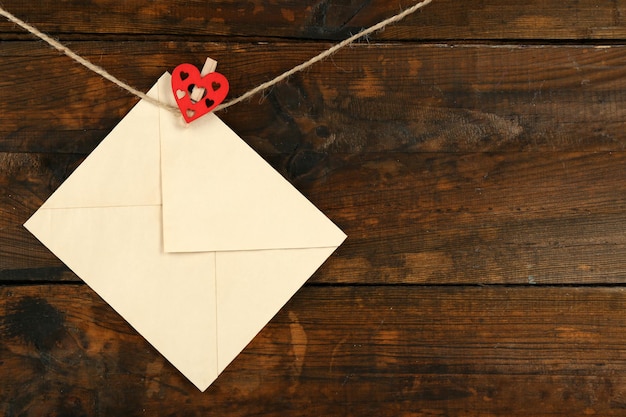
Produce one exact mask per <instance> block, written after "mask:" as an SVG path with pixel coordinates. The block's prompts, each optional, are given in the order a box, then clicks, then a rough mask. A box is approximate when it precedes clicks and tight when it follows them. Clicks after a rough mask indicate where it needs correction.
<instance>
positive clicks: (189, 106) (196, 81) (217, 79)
mask: <svg viewBox="0 0 626 417" xmlns="http://www.w3.org/2000/svg"><path fill="white" fill-rule="evenodd" d="M228 87H229V86H228V80H227V79H226V77H224V76H223V75H222V74H220V73H219V72H210V73H208V74H207V75H205V76H204V77H202V76H201V75H200V71H198V69H197V68H196V67H195V66H193V65H191V64H180V65H179V66H177V67H176V68H174V71H173V72H172V92H173V93H174V99H175V100H176V104H177V105H178V108H179V109H180V112H181V113H182V115H183V118H184V119H185V121H186V122H187V123H189V122H192V121H193V120H195V119H197V118H198V117H200V116H202V115H204V114H207V113H209V112H211V111H212V110H213V109H214V108H215V107H217V106H218V105H219V104H220V103H221V102H222V101H224V99H225V98H226V95H227V94H228ZM179 92H182V93H183V94H180V93H179Z"/></svg>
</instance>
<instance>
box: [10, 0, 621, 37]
mask: <svg viewBox="0 0 626 417" xmlns="http://www.w3.org/2000/svg"><path fill="white" fill-rule="evenodd" d="M413 4H415V2H414V1H409V0H401V1H393V0H376V1H366V0H361V1H342V0H324V1H315V2H301V3H294V2H292V1H285V0H280V1H272V2H267V1H261V0H251V1H247V2H245V3H242V2H239V1H235V0H215V1H211V2H204V1H191V2H190V1H183V0H174V1H166V0H157V1H151V2H145V1H126V2H109V1H101V0H84V1H80V2H76V1H74V2H62V3H59V2H55V1H51V0H42V1H38V2H24V1H21V0H4V1H3V5H4V7H5V8H6V9H7V10H9V11H11V12H12V13H14V14H15V15H17V16H19V17H21V18H22V19H24V20H26V21H28V22H29V23H32V24H35V25H37V26H38V27H39V28H40V29H42V30H44V31H46V32H50V33H53V34H59V35H60V36H68V35H69V36H71V35H73V34H79V35H80V36H83V37H91V38H97V37H102V36H103V35H109V34H115V35H118V36H124V37H128V36H136V35H156V36H163V37H165V36H167V37H169V38H172V37H176V36H180V37H190V36H202V37H217V36H219V37H221V36H230V37H233V36H237V37H238V36H245V37H255V38H261V39H262V38H296V39H334V40H336V39H343V38H346V37H348V36H349V35H350V34H354V33H356V32H358V31H359V30H361V29H362V28H364V27H369V26H371V25H373V24H375V23H378V22H379V21H381V20H383V19H385V18H387V17H390V16H392V15H394V14H396V13H399V12H400V11H401V10H403V9H406V8H408V7H409V6H411V5H413ZM625 12H626V5H624V4H623V3H622V2H621V1H616V0H613V1H607V2H604V3H598V1H596V0H561V1H556V0H548V1H545V0H529V1H526V2H519V1H513V0H472V1H471V2H465V3H463V7H460V5H459V3H458V1H455V0H436V1H434V2H433V3H431V4H430V5H428V6H427V7H425V8H424V9H422V10H421V11H419V12H418V13H416V14H415V15H413V16H409V17H407V18H406V19H405V20H403V21H402V22H399V23H397V24H395V25H393V26H390V27H388V28H386V29H385V30H384V31H382V32H380V33H378V34H376V35H374V36H373V38H374V39H391V40H396V39H397V40H414V41H415V40H417V41H419V40H424V39H426V40H432V39H435V40H442V39H446V40H448V39H462V40H465V39H520V40H521V39H524V40H530V39H537V40H541V41H543V40H551V39H559V40H561V39H573V40H579V39H615V40H621V39H624V37H625V36H626V23H625V21H624V14H625ZM261 22H262V23H261ZM260 23H261V24H260ZM0 33H4V35H0V36H4V37H7V36H11V35H15V34H18V35H22V31H21V30H20V29H18V28H16V27H15V26H14V25H12V24H10V23H6V22H0Z"/></svg>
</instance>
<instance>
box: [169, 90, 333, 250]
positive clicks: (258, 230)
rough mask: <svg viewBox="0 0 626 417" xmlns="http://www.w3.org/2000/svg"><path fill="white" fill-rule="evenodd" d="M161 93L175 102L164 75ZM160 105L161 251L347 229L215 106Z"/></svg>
mask: <svg viewBox="0 0 626 417" xmlns="http://www.w3.org/2000/svg"><path fill="white" fill-rule="evenodd" d="M159 99H160V100H162V101H166V100H169V101H170V102H173V97H172V93H171V88H170V86H169V81H168V80H166V79H164V78H162V79H161V80H159ZM179 119H180V118H179V117H177V116H175V115H173V114H171V113H170V112H167V111H164V110H161V111H160V133H161V183H162V189H161V191H162V199H163V234H164V235H163V237H164V246H165V250H166V251H167V252H197V251H228V250H260V249H286V248H287V249H289V248H309V247H331V246H338V245H339V244H340V243H341V242H342V241H343V240H344V239H345V234H344V233H343V232H342V231H341V230H340V229H339V228H338V227H337V226H335V225H334V224H333V223H332V222H331V221H330V220H329V219H328V218H327V217H326V216H325V215H324V214H323V213H322V212H320V211H319V210H318V209H317V208H316V207H315V206H314V205H313V204H312V203H311V202H309V201H308V200H307V199H306V198H305V197H304V196H303V195H302V194H300V193H299V192H298V191H297V190H296V189H295V188H294V187H293V186H292V185H291V184H290V183H289V182H288V181H287V180H285V178H283V177H282V176H281V175H280V174H279V173H278V172H276V171H275V170H274V169H273V168H272V167H271V166H270V165H269V164H268V163H267V162H265V160H263V158H261V157H260V156H259V155H258V154H257V153H256V152H255V151H254V150H253V149H252V148H250V147H249V146H248V145H247V144H246V143H245V142H244V141H243V140H242V139H241V138H240V137H239V136H237V134H235V133H234V132H233V131H232V130H231V129H230V128H229V127H228V126H226V124H224V123H223V122H222V121H221V120H220V119H219V118H218V117H217V116H215V115H214V114H212V113H211V114H208V115H206V116H203V117H202V118H200V119H198V120H196V121H194V122H193V123H192V124H190V125H189V126H187V127H185V126H184V125H182V124H181V122H180V120H179Z"/></svg>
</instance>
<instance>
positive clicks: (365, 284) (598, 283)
mask: <svg viewBox="0 0 626 417" xmlns="http://www.w3.org/2000/svg"><path fill="white" fill-rule="evenodd" d="M410 4H413V2H411V1H409V0H401V1H391V0H375V1H343V0H322V1H315V2H300V3H297V4H296V3H295V2H292V1H284V0H277V1H271V2H268V1H261V0H250V1H247V2H240V1H233V0H212V1H211V2H206V1H200V0H197V1H196V0H191V1H189V0H186V1H181V0H171V1H170V0H168V1H165V0H154V1H145V0H133V1H123V2H119V1H116V2H115V1H107V0H81V1H61V2H59V1H50V0H42V1H37V2H25V1H20V0H3V1H2V6H3V7H5V8H6V9H8V10H10V11H11V12H14V13H15V14H16V15H18V16H20V17H22V18H24V19H25V20H27V21H28V22H31V23H33V24H35V25H37V26H38V27H40V28H41V29H43V30H44V31H46V32H49V33H51V34H52V35H53V36H55V37H57V38H59V39H61V40H62V41H63V42H65V43H67V44H68V45H69V46H70V47H71V48H72V49H74V50H76V51H77V52H79V53H80V54H82V55H84V56H86V57H87V58H89V59H91V60H92V61H93V62H95V63H97V64H99V65H102V66H103V67H104V68H106V69H107V70H108V71H110V72H111V73H113V74H114V75H116V76H119V77H120V78H122V79H124V80H126V81H128V82H129V83H130V84H131V85H133V86H136V87H138V88H139V89H141V90H144V91H146V90H147V89H148V88H149V87H150V86H152V85H153V83H154V82H155V80H156V79H157V78H158V77H159V76H160V75H161V74H162V73H163V72H164V71H167V70H169V71H171V70H172V69H173V68H174V67H175V66H176V65H178V64H179V63H181V62H192V63H196V64H198V65H199V64H201V63H202V62H204V59H205V57H206V56H207V55H210V56H212V57H213V58H215V59H217V60H218V62H219V70H220V72H223V73H224V74H226V75H227V76H228V78H229V80H230V84H231V96H233V97H234V96H237V95H239V94H241V93H243V92H244V91H246V90H248V89H250V88H252V87H254V86H256V85H258V84H259V83H261V82H264V81H266V80H268V79H271V78H273V77H274V76H276V75H277V74H280V73H281V72H283V71H285V70H287V69H289V68H291V67H293V66H294V65H296V64H299V63H301V62H303V61H304V60H306V59H308V58H310V57H311V56H314V55H315V54H317V53H318V52H320V51H322V50H324V49H326V48H328V47H329V46H330V45H332V44H333V43H334V42H335V41H336V40H338V39H343V38H345V37H346V36H348V35H349V34H351V33H355V32H356V31H358V30H360V29H361V28H362V27H365V26H369V25H371V24H373V23H376V22H377V21H379V20H381V19H383V18H385V17H388V16H390V15H392V14H394V13H396V12H398V11H399V10H401V9H403V8H406V7H408V6H409V5H410ZM625 12H626V4H625V3H624V2H622V1H619V0H615V1H606V2H599V1H597V0H561V1H558V2H557V1H554V0H549V1H540V0H529V1H527V2H519V1H512V0H472V1H471V2H458V1H454V0H435V1H434V2H433V3H432V4H431V5H429V6H428V7H427V8H425V9H424V10H422V11H421V12H419V13H416V14H415V15H413V16H411V17H409V18H407V19H406V20H404V21H402V22H401V23H399V24H397V25H394V26H392V27H388V28H387V29H386V30H384V31H382V32H379V33H376V34H375V35H373V36H372V37H371V38H370V39H368V40H364V41H362V42H361V43H359V44H357V45H354V46H352V47H350V48H346V49H344V50H342V51H341V52H339V53H337V54H335V55H334V56H333V57H332V58H330V59H327V60H326V61H324V62H322V63H319V64H317V65H315V66H313V67H311V68H310V69H309V70H307V71H305V72H303V73H300V74H297V75H294V76H292V77H291V78H290V79H289V80H287V81H286V82H284V83H281V84H280V85H277V86H275V87H274V88H273V89H271V90H269V91H267V92H266V93H265V94H264V95H262V96H259V97H255V98H254V99H252V100H250V101H249V102H246V103H241V104H239V105H237V106H234V107H232V108H230V109H228V111H226V112H222V113H221V114H220V117H222V118H223V119H224V120H225V121H226V123H227V124H228V125H229V126H231V128H233V129H234V130H235V131H236V132H237V133H239V134H240V135H241V136H242V137H243V138H244V140H245V141H246V142H247V143H249V144H250V145H251V146H252V147H253V148H254V149H255V150H256V151H257V152H259V153H260V155H261V156H262V157H263V158H265V159H266V160H267V161H268V162H269V163H270V164H271V165H272V166H273V167H274V168H276V169H277V170H278V171H279V172H280V173H281V174H282V175H284V176H285V177H286V178H287V179H288V180H289V181H290V182H291V183H293V184H294V186H296V188H298V189H299V190H301V191H302V192H303V193H304V194H305V195H306V196H307V197H308V198H310V199H311V201H313V202H314V203H315V204H316V205H317V206H318V207H319V208H320V209H322V211H324V212H325V213H326V214H327V215H328V216H329V217H330V218H331V219H332V220H333V221H335V222H336V223H337V224H338V225H339V226H340V227H341V228H342V229H344V230H345V231H346V233H347V234H348V236H349V237H348V240H347V241H346V242H345V244H344V245H342V246H341V247H340V248H339V250H338V251H337V252H336V253H335V254H334V255H333V256H332V257H331V258H330V259H329V260H328V261H327V262H326V263H325V264H324V265H323V266H322V267H321V268H320V270H319V271H318V272H317V273H316V274H315V275H314V276H313V277H312V278H311V280H310V281H309V284H308V285H306V286H305V287H304V288H303V289H302V290H301V291H299V292H298V293H297V294H296V296H295V297H294V299H292V300H291V301H290V302H289V303H288V304H287V305H286V306H285V307H284V308H283V309H282V310H281V312H279V314H278V315H277V316H276V317H275V318H274V319H273V320H272V321H271V322H270V324H269V325H268V326H267V327H266V328H264V329H263V330H262V331H261V333H260V334H259V335H258V336H257V337H256V338H255V339H254V340H253V342H252V343H251V344H250V345H249V346H248V348H246V350H244V352H243V353H242V354H241V355H240V356H239V357H238V358H237V359H236V360H235V361H234V362H233V363H232V364H231V366H230V367H228V368H227V369H226V371H225V372H224V373H223V374H222V375H221V376H220V378H219V379H218V381H217V382H216V383H215V384H214V385H212V386H211V387H210V388H209V389H208V390H207V391H206V392H205V393H200V392H198V390H197V389H196V388H194V387H193V386H192V385H191V384H190V383H189V381H187V380H186V379H185V378H184V377H183V376H182V375H181V374H180V373H179V372H178V371H177V370H176V369H174V368H173V367H172V366H171V365H170V364H169V363H167V361H165V360H164V359H163V357H161V356H160V355H159V354H158V352H156V351H155V350H154V349H153V348H152V347H151V346H150V345H149V344H148V343H147V342H146V341H145V340H144V339H143V338H142V337H140V336H139V335H138V334H137V333H136V332H135V331H134V330H133V329H132V328H130V326H129V325H128V324H126V323H125V322H124V321H123V320H122V319H121V318H120V317H119V316H118V315H117V314H116V313H115V312H114V311H113V310H112V309H111V308H110V307H108V306H107V305H106V304H105V303H104V302H103V301H102V300H101V299H100V298H99V297H98V296H96V295H95V294H94V293H93V292H92V291H91V290H90V289H89V288H88V287H87V286H85V285H84V284H82V283H81V282H80V280H79V279H78V278H77V277H76V276H75V275H74V274H73V273H72V272H71V271H69V270H68V269H67V268H66V267H65V266H64V265H63V264H62V263H61V262H60V261H59V260H58V259H56V258H55V257H54V256H53V255H52V254H51V253H50V252H49V251H48V250H47V249H46V248H44V247H43V246H42V245H41V244H40V243H39V242H37V241H36V239H35V238H34V237H32V236H31V235H30V234H29V233H28V232H26V230H25V229H24V228H23V227H22V223H23V222H24V221H25V220H26V219H27V218H28V217H29V216H30V215H31V214H32V212H34V211H35V210H36V209H37V207H38V206H39V205H40V204H41V203H42V202H43V201H44V200H45V199H46V198H47V197H48V196H49V195H50V194H51V193H52V192H53V191H54V190H55V189H56V188H57V187H58V186H59V185H60V184H61V183H62V182H63V180H64V179H66V178H67V177H68V176H69V175H70V174H71V172H72V171H73V170H74V169H75V168H76V167H77V166H78V164H80V162H81V161H82V160H83V159H84V158H85V156H86V155H87V154H89V152H91V151H92V150H93V149H94V148H95V147H96V146H97V145H98V144H99V143H100V141H101V140H102V139H103V138H104V137H105V136H106V135H107V134H108V132H110V131H111V129H112V128H113V127H114V126H115V125H116V124H117V123H118V122H119V121H120V120H121V119H122V118H123V117H124V115H125V114H126V113H127V112H128V111H129V110H130V109H131V108H132V106H133V105H134V104H135V103H136V102H137V99H136V98H134V97H132V96H129V95H128V94H127V93H126V92H124V91H122V90H120V89H118V88H117V87H115V86H113V85H111V84H110V83H108V82H107V81H104V80H103V79H101V78H99V77H98V76H96V75H94V74H92V73H90V72H88V71H87V70H84V69H83V68H82V67H79V66H78V65H76V64H75V63H73V62H72V61H71V60H69V59H68V58H66V57H64V56H60V55H59V54H58V53H57V52H55V51H52V50H50V49H49V48H48V47H47V46H46V45H44V44H43V43H42V42H39V41H34V40H33V39H32V37H31V36H30V35H28V34H25V33H24V32H23V31H22V30H21V29H19V28H17V27H16V26H15V25H13V24H10V23H8V22H5V21H0V416H7V417H18V416H20V417H22V416H26V417H30V416H33V417H35V416H36V417H39V416H58V417H62V416H63V417H69V416H138V415H152V416H198V417H199V416H211V415H216V416H264V417H268V416H269V417H272V416H281V417H283V416H295V417H298V416H312V415H313V416H336V415H340V416H346V417H352V416H355V417H356V416H381V417H387V416H389V417H392V416H393V417H417V416H434V415H439V416H441V415H445V416H583V415H585V416H586V415H598V416H620V415H624V414H625V412H624V409H625V408H626V396H625V395H624V392H626V379H625V377H624V375H626V369H625V366H624V364H625V363H626V360H625V358H626V349H625V348H624V346H626V340H625V338H626V328H625V327H626V320H624V310H625V309H626V292H625V290H624V283H625V282H626V267H625V266H624V265H625V262H624V259H625V254H626V238H625V236H626V226H625V225H626V214H625V213H626V147H625V145H626V129H624V127H625V124H624V120H626V99H625V95H624V91H626V47H625V46H624V45H623V40H624V39H626V24H625V23H624V18H623V16H624V15H625ZM103 180H104V181H106V178H103ZM138 296H140V295H138Z"/></svg>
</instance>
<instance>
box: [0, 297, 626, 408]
mask: <svg viewBox="0 0 626 417" xmlns="http://www.w3.org/2000/svg"><path fill="white" fill-rule="evenodd" d="M624 309H626V292H625V291H624V289H623V288H532V287H527V288H506V287H504V288H503V287H499V288H493V287H492V288H477V287H472V288H455V287H419V286H418V287H412V286H407V287H392V288H390V287H344V288H329V287H305V288H304V289H303V290H301V291H300V292H298V294H297V295H296V296H295V297H294V299H293V300H292V301H290V302H289V303H288V304H287V305H286V306H285V308H283V310H282V311H281V312H280V313H279V314H278V315H277V316H276V317H275V318H274V320H272V321H271V323H270V324H269V325H268V326H267V327H266V328H265V329H264V330H263V331H262V332H261V333H260V334H259V335H258V336H257V337H256V338H255V339H254V340H253V342H252V343H251V344H250V345H249V346H248V347H247V348H246V350H244V352H243V354H242V355H240V356H239V357H238V358H237V359H235V361H234V362H233V363H232V364H231V365H230V366H229V367H228V368H227V370H226V371H225V372H224V373H223V374H222V375H221V376H220V377H219V379H218V380H217V381H216V383H215V384H214V385H213V386H211V387H210V388H209V389H208V390H207V391H206V392H205V393H204V394H203V393H200V392H198V391H197V389H196V388H195V387H193V385H192V384H191V383H189V382H188V381H186V380H185V379H184V378H183V377H182V376H181V375H180V374H179V373H178V372H177V371H176V370H175V369H174V368H173V367H172V366H171V365H170V364H168V363H167V362H166V361H165V360H164V359H163V358H162V357H161V356H160V355H159V354H158V353H157V352H155V350H154V349H153V348H151V347H150V346H149V345H148V344H147V343H146V342H145V341H144V340H143V339H142V338H141V337H140V336H138V335H136V334H135V332H134V331H133V330H132V329H131V328H130V327H129V326H128V325H127V324H126V323H125V322H123V321H122V319H121V318H119V317H118V316H117V315H116V314H115V313H114V312H113V311H111V309H110V308H109V307H108V306H106V305H105V304H104V303H103V302H102V301H100V300H99V299H98V298H97V296H95V295H94V294H93V293H92V292H91V291H89V290H88V289H87V288H86V287H83V286H75V285H50V286H23V287H13V288H7V287H2V288H0V317H1V319H0V320H1V322H0V323H1V324H0V336H1V337H0V340H1V341H2V342H0V375H2V378H0V414H2V415H5V416H7V417H11V416H18V415H20V416H35V415H37V416H39V415H53V414H55V413H56V415H90V416H110V415H124V416H134V415H152V416H169V415H174V414H177V415H183V414H184V415H228V416H250V415H263V416H284V415H286V414H288V415H290V416H310V415H312V414H315V415H336V414H337V413H338V412H339V411H338V410H341V414H342V415H349V416H363V415H380V416H399V415H406V416H409V415H410V416H422V415H424V416H425V415H448V416H461V415H462V416H484V415H509V416H529V415H532V416H553V415H568V416H578V415H581V416H582V415H590V414H595V415H602V416H612V415H623V408H624V405H625V399H624V395H623V393H624V391H625V390H626V377H624V375H625V374H626V365H625V364H626V360H625V359H626V347H625V346H626V321H625V319H624V314H623V311H624Z"/></svg>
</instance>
